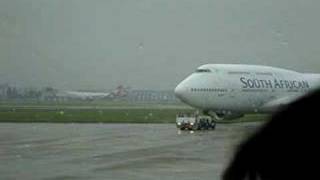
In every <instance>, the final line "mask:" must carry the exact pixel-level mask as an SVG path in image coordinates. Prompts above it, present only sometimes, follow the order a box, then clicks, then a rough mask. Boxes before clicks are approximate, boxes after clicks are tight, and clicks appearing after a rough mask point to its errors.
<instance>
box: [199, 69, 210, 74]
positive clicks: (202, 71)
mask: <svg viewBox="0 0 320 180" xmlns="http://www.w3.org/2000/svg"><path fill="white" fill-rule="evenodd" d="M204 72H211V70H210V69H197V70H196V73H204Z"/></svg>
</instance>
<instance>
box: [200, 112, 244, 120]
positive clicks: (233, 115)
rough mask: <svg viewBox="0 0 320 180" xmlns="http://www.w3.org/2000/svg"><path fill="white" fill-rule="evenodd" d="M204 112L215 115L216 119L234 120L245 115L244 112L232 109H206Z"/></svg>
mask: <svg viewBox="0 0 320 180" xmlns="http://www.w3.org/2000/svg"><path fill="white" fill-rule="evenodd" d="M203 113H204V114H207V115H209V116H211V117H214V118H215V119H216V120H233V119H238V118H241V117H243V116H244V114H241V113H237V112H231V111H222V112H214V111H204V112H203Z"/></svg>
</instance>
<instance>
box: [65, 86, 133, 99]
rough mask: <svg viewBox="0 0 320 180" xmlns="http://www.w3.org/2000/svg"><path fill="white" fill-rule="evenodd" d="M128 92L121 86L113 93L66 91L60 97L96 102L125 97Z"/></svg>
mask: <svg viewBox="0 0 320 180" xmlns="http://www.w3.org/2000/svg"><path fill="white" fill-rule="evenodd" d="M127 90H128V89H126V88H124V87H123V86H121V85H120V86H118V87H117V88H116V89H115V90H114V91H111V92H88V91H65V92H63V93H62V94H60V96H64V97H68V98H72V99H81V100H94V99H103V98H116V97H125V96H126V95H127V94H128V91H127Z"/></svg>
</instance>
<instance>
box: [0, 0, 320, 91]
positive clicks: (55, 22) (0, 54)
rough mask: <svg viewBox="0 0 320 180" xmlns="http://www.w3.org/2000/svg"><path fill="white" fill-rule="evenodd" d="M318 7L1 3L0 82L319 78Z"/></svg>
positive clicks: (140, 84)
mask: <svg viewBox="0 0 320 180" xmlns="http://www.w3.org/2000/svg"><path fill="white" fill-rule="evenodd" d="M319 9H320V1H318V0H303V1H302V0H264V1H261V0H0V63H1V64H0V83H4V82H9V83H13V84H17V85H23V86H36V87H42V86H54V87H56V88H59V89H111V88H113V87H116V86H117V85H120V84H123V85H125V86H131V87H132V88H135V89H173V88H174V87H175V86H176V84H177V83H178V82H179V81H181V80H182V79H183V78H185V77H186V76H187V75H188V74H190V73H191V72H192V71H194V69H195V68H196V67H198V66H200V65H201V64H206V63H246V64H263V65H272V66H278V67H285V68H289V69H294V70H298V71H302V72H320V61H319V57H320V49H319V47H320V45H319V44H320V36H319V32H320V24H319V22H320V21H319V17H320V11H319Z"/></svg>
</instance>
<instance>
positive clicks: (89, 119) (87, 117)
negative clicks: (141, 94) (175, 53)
mask: <svg viewBox="0 0 320 180" xmlns="http://www.w3.org/2000/svg"><path fill="white" fill-rule="evenodd" d="M180 112H186V113H192V112H194V110H193V109H192V108H190V107H188V106H184V105H179V104H130V103H124V102H116V103H114V104H112V103H106V104H104V105H99V106H98V105H92V104H81V105H79V104H72V105H67V104H63V105H58V104H39V103H35V104H5V103H3V104H0V122H15V123H18V122H19V123H23V122H50V123H175V118H176V114H178V113H180ZM266 118H267V117H266V116H264V115H247V116H245V117H243V118H240V119H236V120H231V121H229V120H228V121H221V122H219V123H236V122H252V121H263V120H265V119H266Z"/></svg>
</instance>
